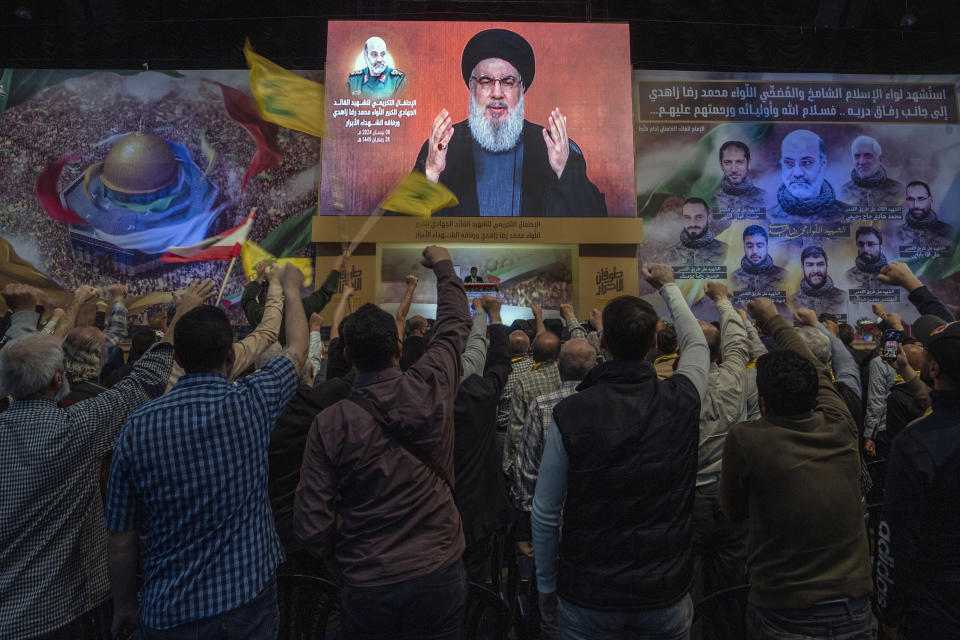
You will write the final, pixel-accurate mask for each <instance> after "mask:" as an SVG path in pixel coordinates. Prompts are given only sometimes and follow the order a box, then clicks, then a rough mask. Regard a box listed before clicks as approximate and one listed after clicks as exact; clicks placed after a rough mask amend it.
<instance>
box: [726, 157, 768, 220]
mask: <svg viewBox="0 0 960 640" xmlns="http://www.w3.org/2000/svg"><path fill="white" fill-rule="evenodd" d="M720 169H721V170H722V171H723V180H722V181H721V182H720V188H719V189H717V190H716V191H715V192H714V193H713V199H714V202H716V204H717V212H718V213H721V214H724V213H763V212H764V211H765V210H766V206H767V205H766V200H767V192H766V191H764V190H763V189H761V188H760V187H758V186H757V185H755V184H753V180H751V179H750V147H748V146H747V145H745V144H744V143H742V142H740V141H739V140H728V141H726V142H724V143H723V145H722V146H721V147H720Z"/></svg>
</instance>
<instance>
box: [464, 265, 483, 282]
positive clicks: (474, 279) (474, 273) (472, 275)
mask: <svg viewBox="0 0 960 640" xmlns="http://www.w3.org/2000/svg"><path fill="white" fill-rule="evenodd" d="M463 281H464V282H465V283H467V284H476V283H478V282H486V280H484V279H483V277H482V276H480V275H477V268H476V267H470V275H468V276H467V277H466V278H464V279H463Z"/></svg>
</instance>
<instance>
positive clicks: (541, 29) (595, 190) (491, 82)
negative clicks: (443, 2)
mask: <svg viewBox="0 0 960 640" xmlns="http://www.w3.org/2000/svg"><path fill="white" fill-rule="evenodd" d="M326 60H327V68H326V79H327V83H326V100H327V105H326V123H327V126H326V132H327V137H326V139H325V140H324V153H323V172H322V178H321V182H322V186H321V211H320V213H321V214H328V215H333V214H337V213H340V212H342V213H346V214H348V215H368V214H371V213H373V212H375V211H376V209H377V205H378V203H380V202H381V201H382V200H383V198H384V196H385V195H386V194H387V193H388V191H389V190H390V188H391V187H392V186H393V185H395V184H396V183H397V182H398V181H399V180H400V179H401V178H402V177H403V176H404V175H405V174H407V173H408V172H409V171H410V170H411V169H413V168H414V167H416V168H419V169H420V170H422V171H423V172H424V173H425V174H426V175H427V177H428V179H431V180H433V181H435V182H436V181H439V182H441V183H443V184H444V185H446V186H447V187H448V188H450V189H451V190H452V191H453V193H454V194H455V195H456V196H457V198H458V200H459V204H458V205H456V206H454V207H448V208H446V209H443V210H441V211H439V212H437V213H436V214H435V215H438V216H458V217H472V216H525V217H530V216H533V217H610V216H628V217H632V216H635V215H636V204H635V193H634V189H633V142H632V136H631V126H632V125H631V118H630V109H629V105H630V42H629V30H628V26H627V25H625V24H624V25H617V24H543V23H482V22H470V23H461V22H454V23H449V22H367V21H362V22H361V21H354V22H350V21H331V22H330V23H329V25H328V34H327V58H326Z"/></svg>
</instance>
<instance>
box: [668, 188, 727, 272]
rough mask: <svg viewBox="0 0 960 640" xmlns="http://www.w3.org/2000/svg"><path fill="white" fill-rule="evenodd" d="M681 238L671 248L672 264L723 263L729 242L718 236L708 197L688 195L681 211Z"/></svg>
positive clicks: (698, 264)
mask: <svg viewBox="0 0 960 640" xmlns="http://www.w3.org/2000/svg"><path fill="white" fill-rule="evenodd" d="M681 215H682V220H683V231H681V232H680V242H679V243H678V244H677V245H676V246H675V247H674V248H673V249H672V250H671V251H670V254H669V257H668V258H667V263H668V264H669V265H670V266H672V267H703V266H714V265H720V264H723V261H724V260H725V259H726V257H727V244H726V243H725V242H722V241H720V240H717V238H716V233H715V232H714V230H713V229H712V228H711V226H710V223H711V222H712V221H713V216H712V214H711V213H710V208H709V207H708V206H707V203H706V201H704V200H703V199H701V198H687V199H686V200H685V201H684V203H683V211H682V214H681Z"/></svg>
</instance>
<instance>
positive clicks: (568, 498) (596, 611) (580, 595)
mask: <svg viewBox="0 0 960 640" xmlns="http://www.w3.org/2000/svg"><path fill="white" fill-rule="evenodd" d="M643 276H644V278H646V280H647V282H649V283H650V284H651V285H652V286H653V287H654V288H655V289H658V290H659V291H660V295H661V296H663V299H664V301H665V302H666V306H667V309H668V310H669V312H670V314H671V315H672V316H673V321H674V326H675V327H676V330H677V339H678V341H679V343H680V359H679V363H678V366H677V370H676V372H675V373H674V375H673V376H672V377H670V378H669V379H667V380H658V379H657V374H656V371H655V370H654V368H653V365H652V364H651V363H649V362H647V361H646V360H645V359H644V355H645V354H646V353H647V351H648V350H649V349H650V348H651V347H652V346H654V345H655V342H656V337H655V336H656V326H657V313H656V311H654V309H653V307H652V306H650V304H649V303H647V302H646V301H644V300H641V299H640V298H637V297H634V296H620V297H618V298H615V299H614V300H612V301H611V302H610V303H609V304H608V305H607V306H606V308H605V309H604V310H603V330H604V333H603V335H602V337H601V346H602V347H603V349H604V354H605V356H606V358H607V361H606V362H604V363H603V364H600V365H598V366H596V367H595V368H593V369H592V370H591V371H590V373H589V374H587V376H586V378H584V380H583V382H582V383H581V384H580V386H579V387H577V390H578V391H579V393H576V394H574V395H572V396H570V397H569V398H567V399H565V400H563V401H562V402H560V403H559V404H558V405H557V406H556V408H555V409H554V412H553V418H554V426H551V427H550V429H549V430H548V432H547V442H546V445H545V447H544V452H543V460H542V462H541V464H540V474H539V476H538V478H537V488H536V493H535V495H534V499H533V512H532V526H533V541H534V553H535V555H536V557H537V586H538V588H539V591H540V593H541V595H542V596H546V597H545V598H542V599H543V600H544V601H549V597H550V595H551V594H556V596H557V600H556V605H555V606H556V618H557V623H558V626H559V628H560V637H561V638H590V639H591V640H597V639H602V638H611V639H614V638H622V637H624V635H623V634H625V633H626V634H630V637H633V636H637V637H658V638H678V639H679V638H687V637H689V631H690V622H691V618H692V615H693V605H692V603H691V600H690V597H689V595H688V593H687V592H688V591H689V589H690V583H691V580H692V578H693V571H692V565H691V559H690V544H691V522H692V518H693V494H694V486H695V482H696V474H697V441H698V437H699V428H698V425H699V421H700V402H701V401H702V399H703V397H704V395H705V394H706V391H707V376H708V371H709V368H710V350H709V347H708V346H707V341H706V339H705V338H704V335H703V331H701V330H700V326H699V325H698V323H697V320H696V318H694V316H693V313H692V312H691V311H690V309H689V307H687V304H686V302H685V301H684V298H683V294H681V293H680V289H679V288H678V287H677V286H676V284H674V282H673V270H672V269H671V268H670V267H668V266H667V265H661V264H655V265H651V266H650V267H649V268H644V269H643ZM561 512H562V521H563V525H562V526H563V534H562V536H561V535H560V526H561V525H560V521H561ZM561 538H562V541H561ZM542 610H543V613H544V614H545V615H546V616H547V617H549V616H550V615H552V614H553V611H551V607H550V606H549V605H548V606H544V607H542Z"/></svg>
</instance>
